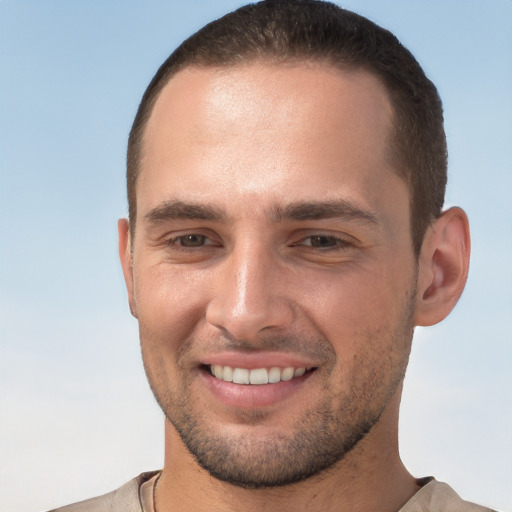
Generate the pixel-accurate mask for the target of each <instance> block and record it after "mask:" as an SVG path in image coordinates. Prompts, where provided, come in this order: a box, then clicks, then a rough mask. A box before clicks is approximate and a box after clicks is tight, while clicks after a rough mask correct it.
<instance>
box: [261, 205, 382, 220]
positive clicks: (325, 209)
mask: <svg viewBox="0 0 512 512" xmlns="http://www.w3.org/2000/svg"><path fill="white" fill-rule="evenodd" d="M271 218H272V220H273V221H274V222H281V221H283V220H292V221H304V220H321V219H334V218H339V219H344V220H351V221H352V220H354V221H363V222H364V223H367V224H374V225H378V224H380V222H379V220H378V218H377V216H376V215H375V214H374V213H372V212H371V211H368V210H364V209H362V208H360V207H359V206H357V205H356V204H354V203H352V202H351V201H348V200H346V199H338V200H332V201H311V202H297V203H291V204H288V205H286V206H281V205H275V206H274V207H273V208H272V212H271Z"/></svg>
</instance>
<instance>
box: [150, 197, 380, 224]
mask: <svg viewBox="0 0 512 512" xmlns="http://www.w3.org/2000/svg"><path fill="white" fill-rule="evenodd" d="M144 218H145V219H146V220H147V221H148V222H149V223H151V224H159V223H161V222H165V221H171V220H208V221H213V222H225V221H226V220H227V215H226V213H225V212H224V211H223V210H222V209H221V208H219V207H217V206H214V205H210V204H197V203H188V202H184V201H177V200H168V201H165V202H163V203H162V204H160V205H158V206H156V207H155V208H153V209H151V210H150V211H149V212H148V213H146V215H145V216H144ZM269 218H270V220H271V221H272V222H276V223H277V222H283V221H285V220H287V221H305V220H321V219H334V218H339V219H344V220H349V221H362V222H364V223H367V224H372V225H378V224H380V223H379V220H378V218H377V216H376V215H375V214H374V213H372V212H370V211H368V210H364V209H362V208H360V207H359V206H357V205H355V204H354V203H352V202H351V201H348V200H346V199H338V200H332V201H306V202H304V201H300V202H295V203H290V204H287V205H280V204H274V205H273V206H272V207H271V209H270V213H269Z"/></svg>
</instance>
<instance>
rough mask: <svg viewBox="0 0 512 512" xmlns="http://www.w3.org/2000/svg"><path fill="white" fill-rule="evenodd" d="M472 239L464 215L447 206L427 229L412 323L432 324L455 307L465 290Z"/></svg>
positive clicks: (420, 261)
mask: <svg viewBox="0 0 512 512" xmlns="http://www.w3.org/2000/svg"><path fill="white" fill-rule="evenodd" d="M470 247H471V241H470V235H469V222H468V218H467V215H466V214H465V212H464V211H463V210H462V209H460V208H456V207H455V208H450V209H449V210H446V211H445V212H443V213H442V214H441V216H440V217H439V218H438V219H436V220H435V221H434V222H433V223H432V225H431V226H430V227H429V228H428V229H427V232H426V234H425V238H424V240H423V245H422V248H421V253H420V258H419V274H418V289H417V295H416V310H415V316H414V320H415V325H423V326H426V325H434V324H437V323H438V322H440V321H441V320H443V319H444V318H445V317H446V316H448V314H449V313H450V311H451V310H452V309H453V308H454V306H455V304H456V303H457V301H458V300H459V297H460V296H461V294H462V290H464V286H465V284H466V280H467V277H468V270H469V253H470Z"/></svg>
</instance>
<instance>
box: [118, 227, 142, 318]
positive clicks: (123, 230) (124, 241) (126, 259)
mask: <svg viewBox="0 0 512 512" xmlns="http://www.w3.org/2000/svg"><path fill="white" fill-rule="evenodd" d="M117 231H118V233H119V259H120V260H121V267H122V268H123V275H124V281H125V283H126V290H127V292H128V303H129V304H130V311H131V313H132V315H133V316H134V317H135V318H137V308H136V301H135V293H134V286H133V262H132V253H131V237H130V224H129V222H128V219H119V220H118V222H117Z"/></svg>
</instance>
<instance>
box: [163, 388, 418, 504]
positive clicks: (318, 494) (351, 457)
mask: <svg viewBox="0 0 512 512" xmlns="http://www.w3.org/2000/svg"><path fill="white" fill-rule="evenodd" d="M399 399H400V398H399V396H398V397H397V398H396V399H394V400H392V402H394V403H390V404H389V406H388V408H387V409H386V411H385V412H384V413H383V415H382V416H381V418H380V420H379V422H378V423H377V424H376V425H375V426H374V428H373V429H372V430H371V431H370V432H369V433H368V434H367V435H366V437H365V438H364V439H362V440H361V441H360V442H359V443H358V444H357V446H356V447H354V448H353V449H352V450H351V451H350V452H349V453H348V454H347V455H346V456H345V457H344V458H343V459H342V460H341V461H339V462H338V463H337V464H335V465H334V466H333V467H331V468H330V469H329V470H327V471H325V472H323V473H321V474H320V475H317V476H315V477H311V478H309V479H307V480H304V481H302V482H298V483H296V484H292V485H288V486H283V487H276V488H266V489H243V488H240V487H237V486H234V485H231V484H228V483H225V482H222V481H220V480H217V479H216V478H213V477H212V476H210V475H209V473H208V472H207V471H205V470H204V469H203V468H201V467H200V466H199V465H198V464H197V462H196V461H195V459H194V458H193V456H192V455H191V454H190V453H189V452H188V450H187V449H186V448H185V446H184V445H183V443H182V441H181V439H180V437H179V435H178V434H177V432H176V431H175V429H174V427H173V426H172V425H171V424H170V423H169V422H167V423H166V458H165V466H164V470H163V472H162V475H161V477H160V479H159V482H158V486H157V490H156V512H170V511H171V510H172V511H180V512H185V511H193V510H202V509H205V508H208V509H210V510H222V511H226V512H231V511H233V512H234V511H238V510H245V511H247V512H253V511H260V510H262V509H264V510H265V511H268V512H274V511H276V512H277V511H279V512H284V511H288V510H289V511H293V512H300V511H306V510H307V511H308V512H311V511H320V510H321V511H334V510H336V512H376V511H379V512H396V511H397V510H399V509H400V508H401V507H402V506H403V505H404V504H405V503H406V502H407V501H408V500H409V498H410V497H411V496H412V495H413V494H414V493H415V492H417V490H418V489H419V485H418V484H417V482H416V480H415V479H414V478H413V477H412V476H411V475H410V474H409V473H408V472H407V470H406V469H405V467H404V466H403V464H402V462H401V460H400V457H399V454H398V428H397V424H398V402H399Z"/></svg>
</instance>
